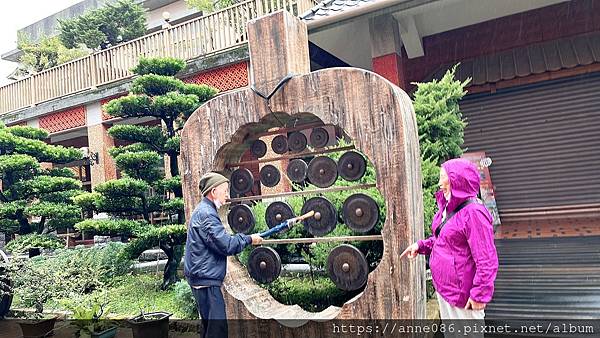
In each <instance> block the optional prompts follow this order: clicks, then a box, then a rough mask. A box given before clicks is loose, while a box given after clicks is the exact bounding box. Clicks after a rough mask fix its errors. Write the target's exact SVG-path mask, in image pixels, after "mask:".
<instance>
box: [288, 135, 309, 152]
mask: <svg viewBox="0 0 600 338" xmlns="http://www.w3.org/2000/svg"><path fill="white" fill-rule="evenodd" d="M306 144H307V141H306V136H304V134H303V133H301V132H299V131H295V132H293V133H290V135H289V136H288V145H289V147H290V150H291V151H293V152H300V151H302V150H304V149H306Z"/></svg>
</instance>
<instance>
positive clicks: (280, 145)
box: [271, 135, 288, 155]
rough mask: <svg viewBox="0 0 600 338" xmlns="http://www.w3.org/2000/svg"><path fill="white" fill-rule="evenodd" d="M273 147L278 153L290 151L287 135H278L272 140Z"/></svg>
mask: <svg viewBox="0 0 600 338" xmlns="http://www.w3.org/2000/svg"><path fill="white" fill-rule="evenodd" d="M271 149H273V151H274V152H275V153H276V154H280V155H281V154H285V153H287V151H288V139H287V136H285V135H277V136H275V137H274V138H273V140H272V141H271Z"/></svg>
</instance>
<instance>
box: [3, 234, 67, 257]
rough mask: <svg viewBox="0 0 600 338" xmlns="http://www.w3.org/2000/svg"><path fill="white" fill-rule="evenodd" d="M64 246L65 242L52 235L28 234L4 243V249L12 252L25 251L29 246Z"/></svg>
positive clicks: (43, 247) (54, 247)
mask: <svg viewBox="0 0 600 338" xmlns="http://www.w3.org/2000/svg"><path fill="white" fill-rule="evenodd" d="M64 247H65V242H64V241H63V240H62V239H60V238H58V237H56V236H54V235H38V234H29V235H23V236H19V238H17V239H15V240H12V241H10V242H8V244H6V247H5V249H6V251H8V252H11V253H13V254H19V253H24V252H27V251H28V250H29V249H30V248H42V249H60V248H64Z"/></svg>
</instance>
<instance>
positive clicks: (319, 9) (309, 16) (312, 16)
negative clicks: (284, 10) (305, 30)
mask: <svg viewBox="0 0 600 338" xmlns="http://www.w3.org/2000/svg"><path fill="white" fill-rule="evenodd" d="M376 1H377V0H323V1H321V2H320V3H319V4H318V5H316V6H315V7H313V8H311V9H310V10H309V11H308V12H306V13H304V14H302V15H301V16H300V18H301V19H302V20H305V21H307V22H309V21H315V20H319V19H320V18H323V17H327V16H332V15H336V14H339V13H341V12H343V11H345V10H348V9H350V8H353V7H358V6H361V5H364V4H366V3H371V2H376Z"/></svg>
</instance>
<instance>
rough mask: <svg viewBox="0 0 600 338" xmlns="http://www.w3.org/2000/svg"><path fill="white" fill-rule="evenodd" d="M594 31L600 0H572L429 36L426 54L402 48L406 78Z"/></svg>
mask: <svg viewBox="0 0 600 338" xmlns="http://www.w3.org/2000/svg"><path fill="white" fill-rule="evenodd" d="M594 31H600V1H597V0H573V1H569V2H565V3H560V4H557V5H553V6H548V7H544V8H540V9H536V10H532V11H528V12H524V13H519V14H514V15H510V16H506V17H503V18H498V19H495V20H490V21H486V22H482V23H480V24H476V25H471V26H467V27H463V28H459V29H455V30H452V31H448V32H444V33H440V34H436V35H432V36H428V37H425V38H423V48H424V50H425V56H423V57H420V58H415V59H408V57H407V56H406V52H405V51H404V50H403V51H402V52H403V53H402V58H401V60H402V68H403V70H404V74H403V75H404V81H403V82H404V83H405V84H409V83H411V82H414V81H422V80H424V79H425V78H427V77H428V76H429V75H431V74H432V73H433V72H435V71H436V70H437V69H438V68H439V67H440V66H441V65H444V64H448V63H452V62H458V61H460V60H464V59H470V58H474V57H477V56H481V55H487V54H492V53H496V52H500V51H503V50H507V49H512V48H516V47H520V46H525V45H529V44H533V43H536V42H541V41H548V40H555V39H559V38H564V37H568V36H573V35H579V34H583V33H587V32H594ZM378 73H379V72H378ZM380 74H382V75H384V74H383V73H380ZM384 76H385V75H384Z"/></svg>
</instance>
